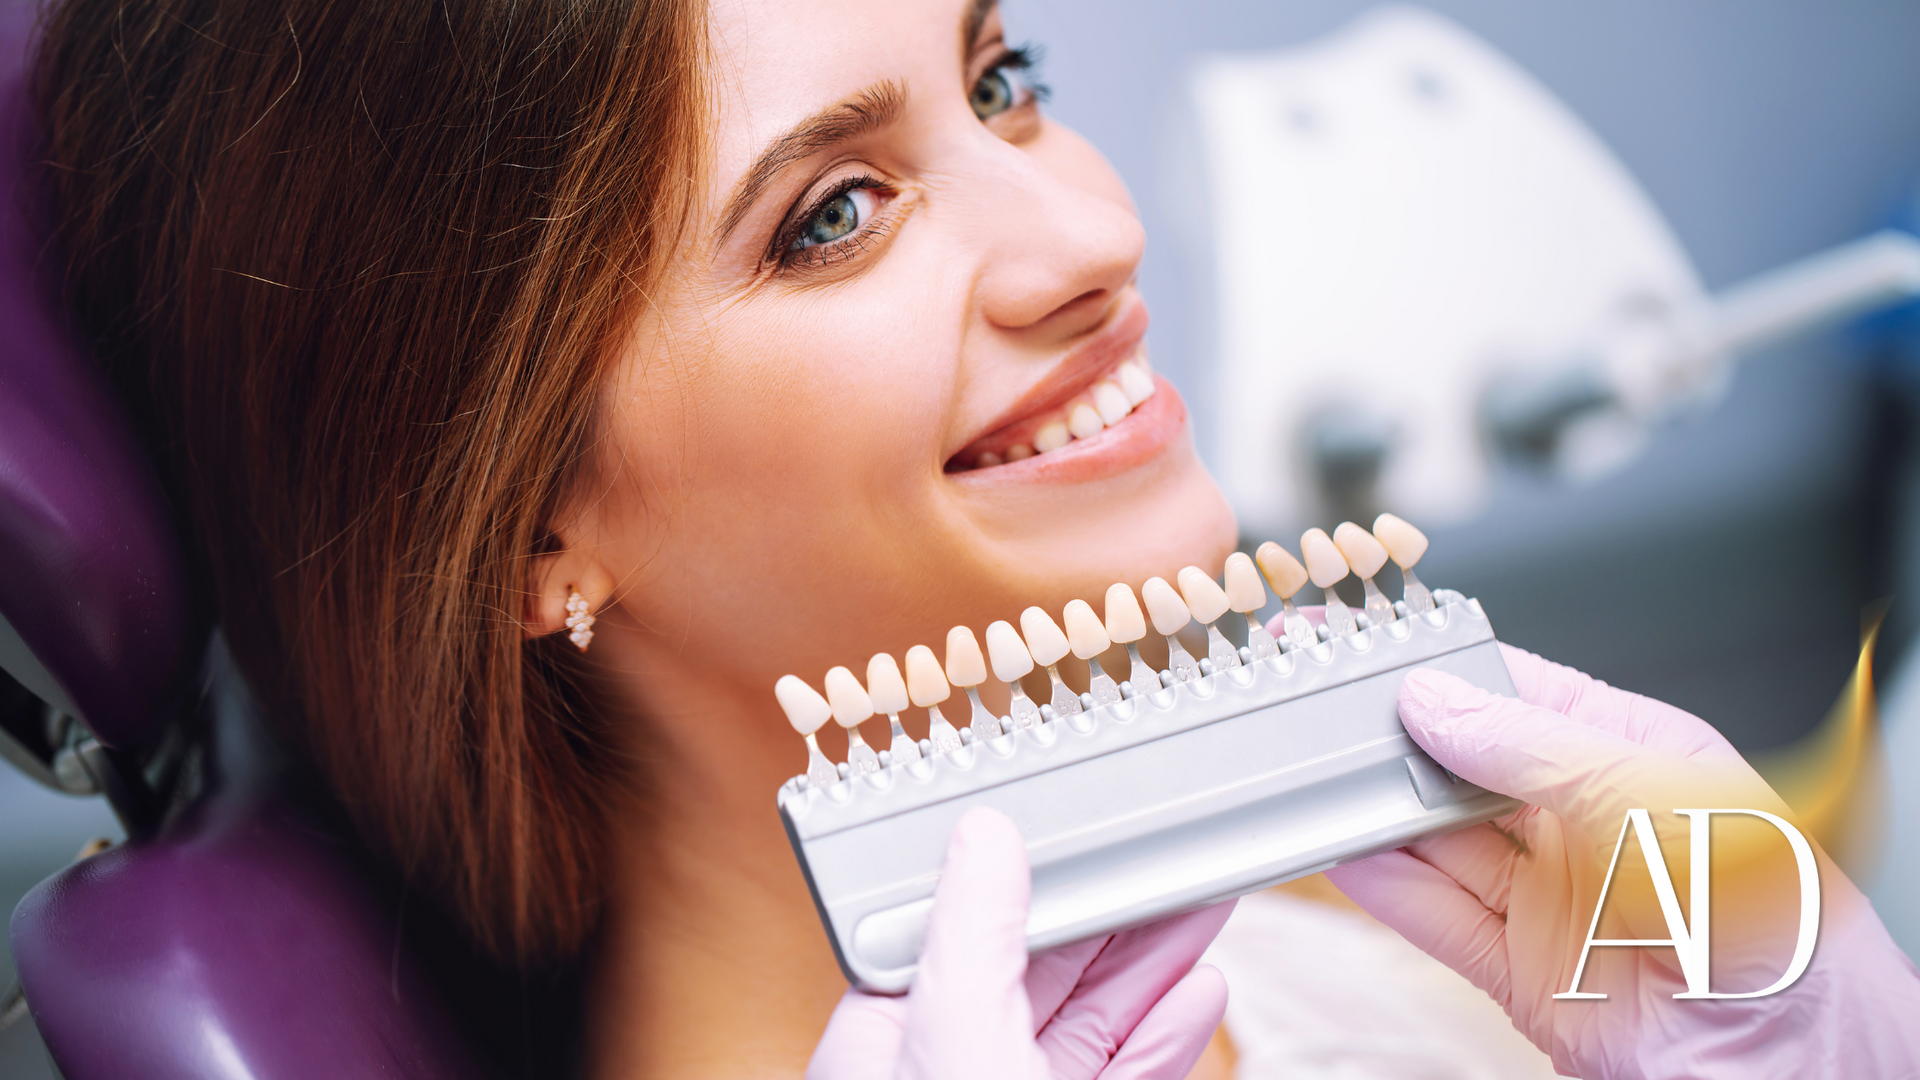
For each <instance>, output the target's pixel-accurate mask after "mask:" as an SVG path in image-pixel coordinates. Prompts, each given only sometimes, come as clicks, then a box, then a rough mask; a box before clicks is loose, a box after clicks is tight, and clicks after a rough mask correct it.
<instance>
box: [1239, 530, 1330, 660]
mask: <svg viewBox="0 0 1920 1080" xmlns="http://www.w3.org/2000/svg"><path fill="white" fill-rule="evenodd" d="M1253 559H1254V561H1255V562H1256V563H1258V564H1259V565H1260V573H1261V574H1263V575H1265V576H1266V579H1267V584H1269V585H1271V586H1273V592H1274V595H1275V596H1278V597H1279V598H1280V627H1281V629H1282V630H1284V631H1286V635H1287V640H1288V641H1291V642H1293V643H1294V644H1295V645H1297V646H1299V647H1300V648H1307V647H1309V646H1312V645H1316V644H1318V643H1319V641H1320V638H1319V636H1318V634H1316V633H1315V632H1314V629H1313V624H1312V623H1311V622H1308V621H1307V617H1306V616H1305V615H1302V614H1300V609H1299V608H1297V607H1294V606H1293V597H1294V594H1295V593H1297V592H1299V591H1300V590H1301V589H1302V588H1304V587H1305V586H1306V584H1307V568H1306V567H1304V566H1301V565H1300V560H1299V559H1296V558H1294V557H1293V552H1291V551H1288V550H1287V549H1286V548H1283V547H1281V546H1280V545H1279V544H1276V543H1274V542H1273V541H1271V540H1269V541H1267V542H1266V543H1264V544H1261V545H1260V547H1259V548H1258V549H1256V550H1255V551H1254V553H1253Z"/></svg>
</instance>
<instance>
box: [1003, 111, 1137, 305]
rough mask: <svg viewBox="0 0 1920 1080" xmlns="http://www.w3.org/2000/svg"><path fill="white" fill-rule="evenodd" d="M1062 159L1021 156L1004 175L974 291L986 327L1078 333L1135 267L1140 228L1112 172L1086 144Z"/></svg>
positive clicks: (1108, 303) (1124, 281) (1127, 280)
mask: <svg viewBox="0 0 1920 1080" xmlns="http://www.w3.org/2000/svg"><path fill="white" fill-rule="evenodd" d="M1061 135H1062V136H1064V137H1067V138H1073V137H1072V136H1070V135H1066V134H1065V133H1064V132H1063V133H1061ZM1082 154H1084V155H1085V156H1086V157H1087V158H1088V159H1089V160H1085V161H1081V160H1078V159H1079V158H1080V156H1081V155H1082ZM1071 158H1072V160H1069V161H1066V162H1059V163H1055V162H1051V161H1049V160H1048V159H1047V158H1045V157H1042V158H1037V159H1036V158H1033V157H1029V158H1027V159H1026V160H1027V163H1028V165H1027V167H1026V168H1024V169H1020V170H1017V171H1013V172H1010V173H1008V174H1003V177H1002V183H1003V184H1004V187H1003V188H1002V191H1003V197H1002V198H1001V199H999V200H996V201H998V202H999V203H1000V205H1001V207H1002V208H1003V212H1002V213H997V214H994V215H991V216H990V219H991V218H997V219H998V224H997V225H995V226H993V227H992V237H993V239H992V240H991V241H990V242H989V244H988V251H987V259H986V262H985V265H984V266H983V267H982V271H981V276H980V279H979V284H978V290H979V291H978V293H977V296H978V298H979V301H980V303H981V305H982V308H983V313H984V314H985V316H986V319H987V321H988V322H990V323H992V324H993V325H994V326H997V327H1000V328H1002V329H1007V330H1027V329H1033V330H1044V331H1046V332H1048V333H1049V334H1051V333H1059V334H1061V335H1062V336H1070V335H1072V334H1077V333H1080V332H1081V331H1084V330H1087V329H1090V328H1092V327H1093V326H1095V325H1097V324H1098V323H1099V322H1100V320H1101V319H1102V318H1104V317H1105V316H1106V313H1107V312H1108V311H1109V310H1110V309H1111V308H1112V304H1113V299H1114V296H1115V294H1117V293H1118V292H1119V291H1120V290H1121V289H1123V288H1125V287H1126V286H1127V284H1128V283H1129V282H1131V281H1132V280H1133V276H1134V272H1135V271H1136V270H1137V269H1138V268H1139V265H1140V255H1141V252H1142V251H1143V249H1144V248H1145V244H1146V234H1145V232H1144V231H1143V230H1142V229H1141V226H1140V219H1139V217H1138V216H1136V215H1135V214H1134V212H1133V208H1132V206H1131V205H1130V204H1129V203H1128V202H1127V201H1126V199H1127V197H1126V190H1125V188H1124V187H1122V186H1121V184H1120V180H1119V178H1118V177H1117V176H1114V175H1113V173H1112V172H1111V170H1110V169H1109V167H1108V166H1107V165H1106V163H1105V162H1104V161H1102V160H1100V159H1099V157H1098V155H1097V154H1095V152H1094V151H1093V150H1092V149H1091V148H1090V147H1082V148H1080V154H1075V155H1071Z"/></svg>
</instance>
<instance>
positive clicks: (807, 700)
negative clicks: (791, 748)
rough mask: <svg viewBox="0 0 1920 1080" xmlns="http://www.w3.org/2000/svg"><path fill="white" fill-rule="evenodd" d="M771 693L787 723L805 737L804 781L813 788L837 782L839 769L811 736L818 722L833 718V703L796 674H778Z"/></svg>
mask: <svg viewBox="0 0 1920 1080" xmlns="http://www.w3.org/2000/svg"><path fill="white" fill-rule="evenodd" d="M773 696H774V698H775V700H777V701H779V702H780V709H781V711H783V712H785V713H786V714H787V723H789V724H792V725H793V730H795V731H797V732H799V733H800V734H802V735H804V736H806V738H807V783H809V784H812V785H813V786H815V787H832V786H833V785H835V784H837V783H839V782H840V770H838V769H836V768H834V767H833V762H831V761H828V760H827V756H826V755H825V754H822V753H821V752H820V743H819V740H818V739H816V738H815V737H814V733H815V732H817V731H819V730H820V725H822V724H824V723H826V722H827V721H828V720H830V719H832V718H833V706H832V705H829V704H828V703H827V699H826V698H823V697H821V696H820V692H819V691H818V690H815V689H814V688H813V687H811V686H808V685H807V681H806V680H805V679H802V678H801V677H800V676H798V675H782V676H780V681H779V682H776V683H774V684H773Z"/></svg>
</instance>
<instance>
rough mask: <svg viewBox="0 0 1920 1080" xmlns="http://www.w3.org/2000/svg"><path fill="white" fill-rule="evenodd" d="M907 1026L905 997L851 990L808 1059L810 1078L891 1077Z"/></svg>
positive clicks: (878, 1079) (880, 1079)
mask: <svg viewBox="0 0 1920 1080" xmlns="http://www.w3.org/2000/svg"><path fill="white" fill-rule="evenodd" d="M906 1025H907V1003H906V1000H905V999H904V998H890V997H881V996H879V995H877V994H863V993H861V992H860V991H858V990H849V991H847V992H846V993H845V994H844V995H842V996H841V998H840V1004H838V1005H835V1006H834V1008H833V1016H832V1018H831V1019H829V1020H828V1021H827V1031H826V1034H824V1035H822V1036H821V1037H820V1045H818V1046H816V1047H814V1049H813V1057H812V1058H810V1059H808V1061H807V1080H887V1078H888V1077H891V1076H892V1075H893V1068H894V1063H895V1062H896V1061H898V1060H899V1059H900V1045H901V1040H902V1038H903V1037H904V1035H905V1032H906Z"/></svg>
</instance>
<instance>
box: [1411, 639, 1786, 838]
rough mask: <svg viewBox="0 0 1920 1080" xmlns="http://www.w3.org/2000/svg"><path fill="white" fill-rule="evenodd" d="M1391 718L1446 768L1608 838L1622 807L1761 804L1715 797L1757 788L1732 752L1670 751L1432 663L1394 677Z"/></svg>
mask: <svg viewBox="0 0 1920 1080" xmlns="http://www.w3.org/2000/svg"><path fill="white" fill-rule="evenodd" d="M1400 720H1401V722H1402V723H1403V724H1405V725H1406V728H1407V733H1408V734H1410V735H1412V736H1413V739H1414V741H1415V742H1417V743H1419V744H1420V746H1421V747H1422V748H1423V749H1425V750H1426V751H1427V753H1429V754H1431V755H1433V758H1434V760H1435V761H1438V762H1439V763H1440V764H1442V765H1444V766H1446V767H1447V768H1448V769H1451V770H1452V771H1453V772H1454V773H1456V774H1458V775H1460V776H1462V777H1465V778H1466V779H1468V780H1471V781H1473V782H1474V783H1476V784H1478V785H1480V786H1481V787H1484V788H1487V789H1489V790H1491V791H1498V792H1502V793H1504V794H1507V795H1512V796H1514V797H1515V798H1518V799H1522V800H1524V801H1526V802H1529V803H1532V804H1534V805H1535V806H1539V807H1542V808H1544V809H1546V810H1549V811H1551V812H1553V813H1555V814H1558V815H1559V816H1560V817H1562V818H1563V819H1566V820H1567V821H1569V822H1571V823H1573V824H1574V825H1576V826H1578V827H1580V828H1582V829H1584V830H1587V831H1588V832H1590V833H1592V834H1594V835H1596V836H1597V835H1599V834H1602V833H1604V834H1605V836H1606V841H1607V843H1608V844H1609V845H1611V843H1612V840H1613V834H1614V833H1615V832H1617V831H1618V830H1619V828H1620V822H1621V820H1622V819H1623V816H1624V815H1625V812H1626V810H1627V809H1628V808H1629V807H1634V806H1639V807H1647V806H1659V807H1673V806H1746V805H1760V804H1749V803H1741V802H1726V801H1722V800H1724V799H1728V798H1739V797H1745V798H1752V797H1754V795H1755V792H1754V785H1756V784H1757V785H1758V786H1759V788H1760V789H1761V790H1762V791H1764V789H1765V785H1764V784H1761V783H1759V778H1758V776H1757V775H1755V774H1753V772H1752V770H1751V769H1748V768H1746V766H1745V763H1744V762H1740V761H1739V759H1738V758H1737V757H1736V758H1735V759H1734V760H1733V761H1732V762H1725V763H1723V762H1718V761H1715V760H1710V759H1685V758H1677V757H1673V756H1670V755H1668V754H1666V753H1663V752H1661V751H1658V750H1655V749H1652V748H1649V747H1646V746H1642V745H1641V744H1639V743H1636V742H1632V741H1630V740H1628V739H1626V738H1625V737H1623V736H1621V735H1619V734H1616V733H1614V732H1612V731H1607V730H1604V729H1602V728H1598V727H1589V726H1587V725H1585V724H1581V723H1579V722H1577V721H1574V720H1571V719H1568V718H1567V717H1565V716H1563V715H1561V714H1560V713H1557V712H1553V711H1551V710H1549V709H1544V708H1541V707H1539V706H1537V705H1529V704H1527V703H1526V702H1524V701H1518V700H1515V699H1513V698H1509V697H1501V696H1499V695H1497V694H1490V693H1488V692H1487V691H1485V690H1482V689H1480V688H1479V687H1477V686H1474V685H1473V684H1471V683H1469V682H1467V681H1465V680H1464V679H1460V678H1458V677H1456V676H1453V675H1449V674H1447V673H1445V672H1441V671H1435V670H1433V669H1431V668H1418V669H1416V670H1414V671H1413V672H1411V673H1409V674H1408V675H1407V677H1406V680H1405V681H1404V682H1403V683H1402V684H1401V686H1400ZM1769 794H1770V793H1769ZM1768 801H1769V802H1772V801H1776V800H1771V799H1770V800H1768Z"/></svg>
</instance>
